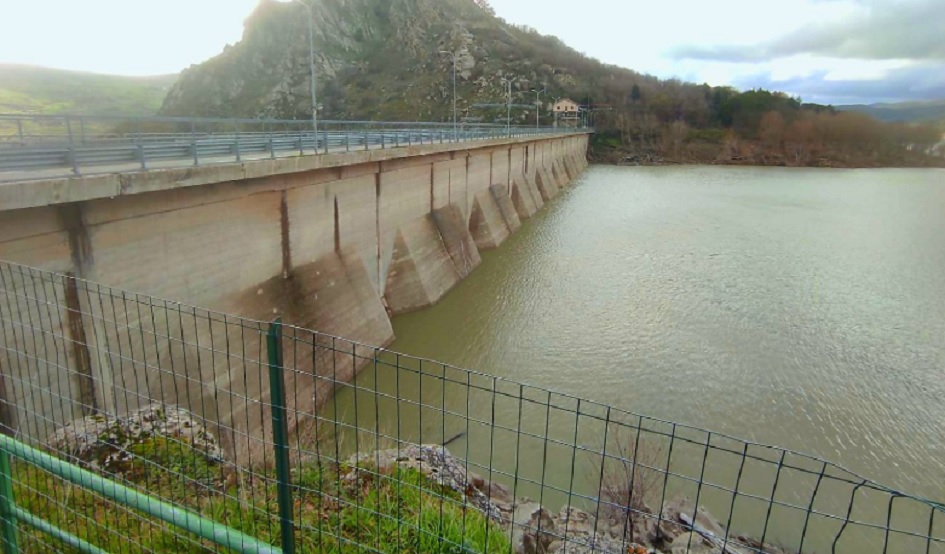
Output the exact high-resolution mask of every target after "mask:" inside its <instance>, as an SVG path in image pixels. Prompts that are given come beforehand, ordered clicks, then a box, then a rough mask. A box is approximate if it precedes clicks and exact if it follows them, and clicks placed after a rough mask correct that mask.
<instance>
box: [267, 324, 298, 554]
mask: <svg viewBox="0 0 945 554" xmlns="http://www.w3.org/2000/svg"><path fill="white" fill-rule="evenodd" d="M266 347H267V348H266V350H267V351H268V353H269V393H270V404H271V405H272V442H273V448H274V450H275V459H276V487H277V493H278V497H279V519H280V528H281V531H282V551H283V552H284V553H285V554H293V553H294V552H295V518H294V517H293V516H292V478H291V476H290V475H289V426H288V421H287V419H286V407H285V373H284V370H283V367H282V322H281V321H280V320H278V319H277V320H275V321H273V322H272V324H271V325H270V326H269V334H268V336H267V337H266Z"/></svg>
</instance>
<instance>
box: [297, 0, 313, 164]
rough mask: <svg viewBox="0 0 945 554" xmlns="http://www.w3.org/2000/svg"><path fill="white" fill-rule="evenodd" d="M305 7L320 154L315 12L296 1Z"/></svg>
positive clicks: (298, 0) (303, 3)
mask: <svg viewBox="0 0 945 554" xmlns="http://www.w3.org/2000/svg"><path fill="white" fill-rule="evenodd" d="M295 1H296V2H298V3H299V4H302V5H303V6H305V9H307V10H308V56H309V61H310V62H311V71H312V130H313V131H314V132H315V153H316V154H317V153H318V102H317V100H316V94H317V92H316V91H317V89H316V86H315V85H316V80H315V12H313V11H312V6H310V5H308V4H306V3H305V2H303V1H302V0H295Z"/></svg>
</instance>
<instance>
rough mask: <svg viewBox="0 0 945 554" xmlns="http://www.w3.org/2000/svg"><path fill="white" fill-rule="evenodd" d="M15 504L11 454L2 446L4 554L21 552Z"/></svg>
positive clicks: (0, 510) (1, 535) (0, 499)
mask: <svg viewBox="0 0 945 554" xmlns="http://www.w3.org/2000/svg"><path fill="white" fill-rule="evenodd" d="M15 505H16V504H15V502H14V499H13V472H12V470H11V468H10V454H9V453H8V452H7V451H6V450H5V449H3V448H0V540H2V541H3V554H19V552H20V545H19V542H18V540H17V529H16V527H17V525H16V514H14V506H15Z"/></svg>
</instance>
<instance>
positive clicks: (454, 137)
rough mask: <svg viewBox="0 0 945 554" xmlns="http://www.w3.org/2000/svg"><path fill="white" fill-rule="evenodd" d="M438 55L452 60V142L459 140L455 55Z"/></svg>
mask: <svg viewBox="0 0 945 554" xmlns="http://www.w3.org/2000/svg"><path fill="white" fill-rule="evenodd" d="M440 54H449V55H450V58H452V59H453V142H456V141H457V140H459V134H458V132H457V129H456V54H455V53H454V52H448V51H446V50H440Z"/></svg>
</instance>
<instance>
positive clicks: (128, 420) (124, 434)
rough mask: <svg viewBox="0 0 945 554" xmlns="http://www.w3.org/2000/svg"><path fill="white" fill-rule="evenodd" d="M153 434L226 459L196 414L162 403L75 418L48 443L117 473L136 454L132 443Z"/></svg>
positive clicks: (213, 457)
mask: <svg viewBox="0 0 945 554" xmlns="http://www.w3.org/2000/svg"><path fill="white" fill-rule="evenodd" d="M154 438H164V439H169V440H172V441H174V442H176V443H179V444H183V445H186V446H188V447H190V448H191V449H193V451H195V452H197V453H199V454H200V455H202V456H204V457H205V458H206V459H207V460H208V461H210V462H213V463H221V462H223V461H224V460H225V454H224V452H223V449H222V448H221V447H220V444H219V442H218V441H217V438H216V437H215V436H213V434H211V433H210V432H209V431H208V430H207V428H206V427H205V426H204V425H203V423H202V422H201V421H200V420H199V419H198V418H197V417H196V416H194V415H193V414H191V413H190V412H188V411H187V410H185V409H183V408H179V407H177V406H167V405H163V404H151V405H149V406H145V407H144V408H140V409H138V410H135V411H132V412H129V413H127V414H124V415H121V416H117V417H116V416H105V415H91V416H87V417H84V418H82V419H79V420H76V421H73V422H72V423H69V424H68V425H65V426H63V427H61V428H59V429H58V430H57V431H56V432H55V433H54V434H53V435H52V437H50V438H49V446H50V448H52V449H53V450H54V451H55V452H56V453H57V454H62V455H66V456H69V457H71V458H73V459H75V460H77V461H79V462H81V463H83V464H85V465H87V466H88V467H89V468H90V469H92V470H93V471H99V472H102V473H106V474H117V473H121V471H122V468H124V467H125V466H126V465H127V462H129V461H130V459H131V457H132V456H133V454H132V453H131V450H132V447H133V446H135V445H137V444H141V443H143V442H145V441H147V440H149V439H154Z"/></svg>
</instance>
